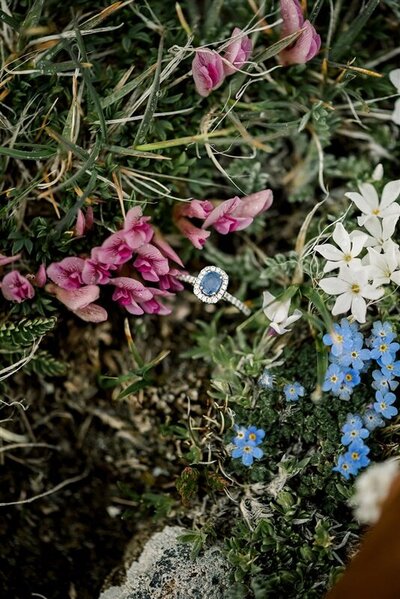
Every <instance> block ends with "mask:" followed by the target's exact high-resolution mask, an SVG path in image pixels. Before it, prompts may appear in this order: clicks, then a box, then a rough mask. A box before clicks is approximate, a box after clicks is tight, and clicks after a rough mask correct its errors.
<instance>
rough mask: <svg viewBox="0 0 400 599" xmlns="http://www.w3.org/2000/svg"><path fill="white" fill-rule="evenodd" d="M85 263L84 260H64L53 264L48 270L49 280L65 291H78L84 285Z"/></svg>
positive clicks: (74, 258) (73, 258)
mask: <svg viewBox="0 0 400 599" xmlns="http://www.w3.org/2000/svg"><path fill="white" fill-rule="evenodd" d="M84 265H85V261H84V260H83V259H82V258H77V257H71V258H64V260H61V261H60V262H53V263H52V264H50V266H48V268H47V275H48V277H49V279H51V280H52V281H53V283H56V285H59V286H60V287H63V289H78V288H79V287H80V286H81V285H82V284H83V281H82V276H81V275H82V270H83V267H84Z"/></svg>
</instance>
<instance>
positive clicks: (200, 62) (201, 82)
mask: <svg viewBox="0 0 400 599" xmlns="http://www.w3.org/2000/svg"><path fill="white" fill-rule="evenodd" d="M192 73H193V79H194V83H195V86H196V90H197V92H198V93H199V94H200V96H203V97H206V96H208V95H209V94H210V93H211V92H212V91H213V90H214V89H217V88H218V87H219V86H220V85H221V83H222V82H223V80H224V77H225V74H224V63H223V62H222V58H221V56H220V55H219V54H218V53H217V52H215V51H214V50H196V55H195V57H194V60H193V62H192Z"/></svg>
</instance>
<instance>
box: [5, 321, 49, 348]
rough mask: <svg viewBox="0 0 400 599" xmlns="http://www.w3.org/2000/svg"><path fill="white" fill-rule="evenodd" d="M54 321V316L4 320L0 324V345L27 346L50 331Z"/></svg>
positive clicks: (11, 346) (8, 346) (10, 346)
mask: <svg viewBox="0 0 400 599" xmlns="http://www.w3.org/2000/svg"><path fill="white" fill-rule="evenodd" d="M56 322H57V319H56V318H55V317H52V318H34V319H31V320H28V319H26V318H23V319H22V320H20V321H19V322H13V321H9V322H5V323H3V324H2V325H0V347H2V348H8V349H18V348H24V347H29V346H30V345H32V344H33V343H34V342H35V341H37V340H38V339H40V337H43V336H44V335H46V333H48V332H49V331H51V330H52V329H53V328H54V327H55V325H56Z"/></svg>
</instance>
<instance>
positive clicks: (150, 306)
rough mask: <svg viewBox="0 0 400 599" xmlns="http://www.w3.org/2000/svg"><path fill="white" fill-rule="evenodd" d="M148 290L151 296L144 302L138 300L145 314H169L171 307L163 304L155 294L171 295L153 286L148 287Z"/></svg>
mask: <svg viewBox="0 0 400 599" xmlns="http://www.w3.org/2000/svg"><path fill="white" fill-rule="evenodd" d="M147 289H148V290H149V291H151V292H152V294H153V297H152V298H151V299H150V300H147V301H145V302H140V306H141V308H143V311H144V312H145V313H146V314H160V315H161V316H165V315H167V314H171V308H168V307H167V306H164V304H162V303H161V302H160V301H159V300H158V299H156V296H164V297H165V296H167V295H171V294H170V293H168V292H167V291H162V290H161V289H156V288H155V287H148V288H147Z"/></svg>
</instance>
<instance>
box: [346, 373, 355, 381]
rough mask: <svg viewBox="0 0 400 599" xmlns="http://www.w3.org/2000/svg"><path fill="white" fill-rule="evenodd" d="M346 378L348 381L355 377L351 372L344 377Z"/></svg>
mask: <svg viewBox="0 0 400 599" xmlns="http://www.w3.org/2000/svg"><path fill="white" fill-rule="evenodd" d="M344 378H345V379H346V381H349V382H350V381H352V380H353V377H352V376H351V374H346V376H345V377H344Z"/></svg>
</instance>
